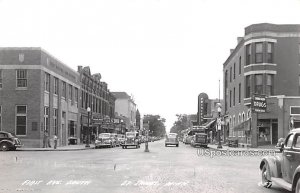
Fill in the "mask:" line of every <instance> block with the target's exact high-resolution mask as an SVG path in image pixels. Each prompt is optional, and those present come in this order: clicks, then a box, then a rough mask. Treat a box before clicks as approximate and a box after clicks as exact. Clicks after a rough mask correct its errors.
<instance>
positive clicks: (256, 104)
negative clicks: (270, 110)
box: [251, 94, 267, 113]
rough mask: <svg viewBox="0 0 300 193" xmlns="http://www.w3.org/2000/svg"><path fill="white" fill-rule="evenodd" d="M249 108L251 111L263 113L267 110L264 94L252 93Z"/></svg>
mask: <svg viewBox="0 0 300 193" xmlns="http://www.w3.org/2000/svg"><path fill="white" fill-rule="evenodd" d="M251 108H252V111H253V112H256V113H265V112H266V110H267V101H266V96H265V95H256V94H255V95H253V97H252V100H251Z"/></svg>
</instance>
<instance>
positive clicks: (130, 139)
mask: <svg viewBox="0 0 300 193" xmlns="http://www.w3.org/2000/svg"><path fill="white" fill-rule="evenodd" d="M127 147H136V148H140V140H139V139H138V136H137V132H126V134H125V143H124V145H123V146H122V148H123V149H124V148H126V149H127Z"/></svg>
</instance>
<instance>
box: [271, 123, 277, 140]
mask: <svg viewBox="0 0 300 193" xmlns="http://www.w3.org/2000/svg"><path fill="white" fill-rule="evenodd" d="M277 142H278V123H272V144H275V145H276V144H277Z"/></svg>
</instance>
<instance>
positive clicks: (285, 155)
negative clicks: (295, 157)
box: [281, 133, 294, 183]
mask: <svg viewBox="0 0 300 193" xmlns="http://www.w3.org/2000/svg"><path fill="white" fill-rule="evenodd" d="M293 139H294V134H293V133H291V134H289V135H288V136H287V138H286V140H285V142H284V148H283V151H282V165H281V171H282V177H283V179H284V180H285V181H287V182H288V183H292V178H291V177H290V174H289V173H290V167H291V162H292V145H293Z"/></svg>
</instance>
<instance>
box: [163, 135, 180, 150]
mask: <svg viewBox="0 0 300 193" xmlns="http://www.w3.org/2000/svg"><path fill="white" fill-rule="evenodd" d="M168 145H176V147H178V146H179V140H178V135H177V133H169V134H168V135H166V140H165V147H167V146H168Z"/></svg>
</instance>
